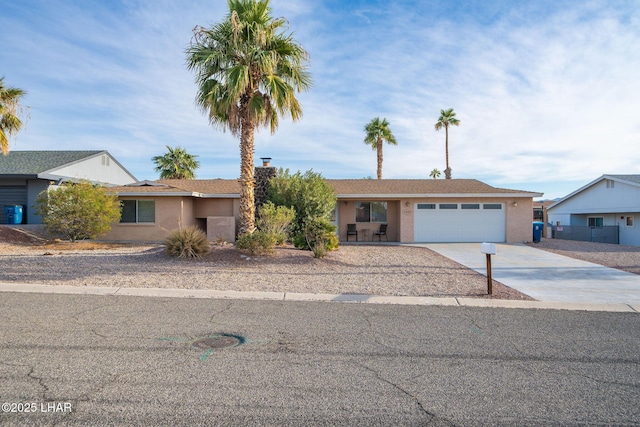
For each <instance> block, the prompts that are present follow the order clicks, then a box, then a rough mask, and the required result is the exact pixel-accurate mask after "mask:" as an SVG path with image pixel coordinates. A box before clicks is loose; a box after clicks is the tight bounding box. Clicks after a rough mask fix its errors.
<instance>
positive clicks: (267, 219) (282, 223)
mask: <svg viewBox="0 0 640 427" xmlns="http://www.w3.org/2000/svg"><path fill="white" fill-rule="evenodd" d="M295 216H296V211H295V210H294V209H293V208H290V207H287V206H276V205H274V204H273V203H272V202H267V203H265V204H263V205H262V206H260V208H259V209H258V219H257V220H256V225H257V226H258V230H260V231H262V232H265V233H269V234H273V235H274V236H276V243H277V244H279V245H281V244H282V243H284V241H285V240H287V238H288V237H289V227H290V226H291V222H292V221H293V219H294V218H295ZM254 233H255V232H254Z"/></svg>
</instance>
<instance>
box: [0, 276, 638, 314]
mask: <svg viewBox="0 0 640 427" xmlns="http://www.w3.org/2000/svg"><path fill="white" fill-rule="evenodd" d="M0 292H26V293H48V294H76V295H123V296H139V297H162V298H211V299H251V300H271V301H325V302H349V303H367V304H398V305H440V306H460V307H487V308H521V309H542V310H575V311H607V312H627V313H640V304H599V303H568V302H553V301H516V300H498V299H482V298H463V297H442V298H437V297H410V296H381V295H355V294H310V293H295V292H257V291H255V292H240V291H218V290H209V289H165V288H112V287H100V286H82V287H80V286H69V285H41V284H27V283H0Z"/></svg>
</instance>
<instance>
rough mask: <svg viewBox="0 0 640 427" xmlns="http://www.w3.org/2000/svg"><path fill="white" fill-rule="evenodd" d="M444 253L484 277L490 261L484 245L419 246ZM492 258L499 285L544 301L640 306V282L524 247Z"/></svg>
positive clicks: (505, 247)
mask: <svg viewBox="0 0 640 427" xmlns="http://www.w3.org/2000/svg"><path fill="white" fill-rule="evenodd" d="M414 246H422V247H427V248H429V249H431V250H432V251H435V252H438V253H439V254H441V255H443V256H446V257H447V258H450V259H452V260H454V261H456V262H458V263H460V264H462V265H464V266H465V267H468V268H471V269H473V270H475V271H477V272H479V273H480V274H482V275H486V274H487V268H486V267H487V261H486V255H485V254H483V253H481V252H480V243H428V244H416V245H414ZM496 246H497V254H496V255H492V256H491V265H492V269H491V270H492V276H493V279H494V280H497V281H498V282H500V283H502V284H504V285H506V286H509V287H511V288H513V289H517V290H519V291H520V292H522V293H525V294H527V295H529V296H531V297H533V298H535V299H536V300H538V301H547V302H549V301H555V302H568V303H606V304H609V303H613V304H635V305H638V304H640V276H638V275H636V274H632V273H627V272H626V271H622V270H617V269H614V268H609V267H604V266H602V265H598V264H593V263H590V262H586V261H582V260H578V259H574V258H569V257H566V256H563V255H558V254H555V253H551V252H548V251H543V250H540V249H536V248H533V247H530V246H527V245H524V244H504V243H498V244H496Z"/></svg>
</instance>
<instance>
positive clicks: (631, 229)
mask: <svg viewBox="0 0 640 427" xmlns="http://www.w3.org/2000/svg"><path fill="white" fill-rule="evenodd" d="M547 215H548V220H549V222H550V223H551V224H552V225H554V226H557V225H559V226H560V227H562V226H563V225H564V226H584V227H591V228H594V229H597V228H602V227H607V226H618V236H619V243H620V244H621V245H628V246H640V225H638V224H636V219H637V220H639V221H640V175H602V176H601V177H600V178H598V179H596V180H594V181H592V182H590V183H589V184H587V185H585V186H584V187H582V188H579V189H578V190H576V191H574V192H573V193H571V194H569V195H568V196H565V197H563V198H562V199H560V200H558V201H557V202H555V203H553V204H552V205H550V206H549V207H548V208H547Z"/></svg>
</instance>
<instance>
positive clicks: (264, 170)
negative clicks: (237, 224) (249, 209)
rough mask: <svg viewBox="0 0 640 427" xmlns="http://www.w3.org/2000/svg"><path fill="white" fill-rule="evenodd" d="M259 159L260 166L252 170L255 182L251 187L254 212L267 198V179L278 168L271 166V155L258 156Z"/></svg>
mask: <svg viewBox="0 0 640 427" xmlns="http://www.w3.org/2000/svg"><path fill="white" fill-rule="evenodd" d="M260 160H262V167H256V168H255V170H254V177H255V180H256V181H255V182H256V183H255V187H254V188H253V195H254V197H255V206H256V212H258V208H259V207H260V206H261V205H262V204H263V203H264V202H265V201H266V200H267V194H268V192H269V181H270V180H271V178H273V177H274V176H276V175H277V174H278V169H276V168H275V167H273V166H271V157H260Z"/></svg>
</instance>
